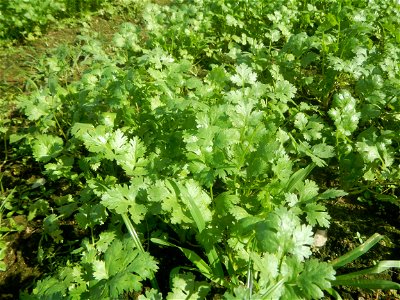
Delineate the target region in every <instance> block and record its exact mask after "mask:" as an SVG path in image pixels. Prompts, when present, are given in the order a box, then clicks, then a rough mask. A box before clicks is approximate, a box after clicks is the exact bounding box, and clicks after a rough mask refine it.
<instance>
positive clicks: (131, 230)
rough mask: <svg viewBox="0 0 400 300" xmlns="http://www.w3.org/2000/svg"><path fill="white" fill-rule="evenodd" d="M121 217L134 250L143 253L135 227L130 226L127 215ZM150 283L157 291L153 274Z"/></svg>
mask: <svg viewBox="0 0 400 300" xmlns="http://www.w3.org/2000/svg"><path fill="white" fill-rule="evenodd" d="M121 216H122V220H123V221H124V223H125V226H126V228H128V231H129V234H130V235H131V237H132V239H133V242H134V243H135V246H136V248H138V249H139V251H140V252H142V253H145V252H146V251H145V250H144V248H143V245H142V242H141V241H140V239H139V235H138V234H137V232H136V230H135V227H133V224H132V222H131V220H130V219H129V217H128V215H127V214H122V215H121ZM150 282H151V286H152V287H153V288H154V289H157V290H158V289H159V287H158V283H157V279H156V277H155V276H154V274H153V272H152V274H151V277H150Z"/></svg>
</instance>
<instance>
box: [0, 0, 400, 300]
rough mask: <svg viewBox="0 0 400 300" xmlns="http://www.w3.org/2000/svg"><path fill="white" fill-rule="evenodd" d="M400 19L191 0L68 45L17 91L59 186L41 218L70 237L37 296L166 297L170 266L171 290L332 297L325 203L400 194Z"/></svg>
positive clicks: (36, 201)
mask: <svg viewBox="0 0 400 300" xmlns="http://www.w3.org/2000/svg"><path fill="white" fill-rule="evenodd" d="M50 2H51V1H50ZM41 3H42V5H45V3H47V2H46V1H41ZM52 3H54V2H52ZM38 14H39V15H41V16H43V13H41V12H39V11H38ZM35 22H36V21H35ZM399 22H400V10H399V6H398V5H397V4H396V3H395V2H394V1H389V0H388V1H378V0H371V1H362V0H359V1H346V0H343V1H329V0H324V1H307V2H306V1H299V0H291V1H255V0H235V1H225V0H194V1H183V0H182V1H175V2H173V3H171V5H168V6H160V5H156V4H152V3H147V4H146V5H145V6H144V7H143V8H142V11H141V20H140V24H135V25H134V24H131V23H124V24H123V25H122V26H121V28H120V31H119V32H118V33H116V34H115V35H114V38H113V41H112V43H110V44H107V45H104V44H101V42H100V41H99V40H97V39H96V36H95V34H93V35H90V34H89V33H87V34H86V35H83V36H81V37H80V40H81V43H80V44H79V45H78V46H76V47H61V48H58V49H57V50H55V52H54V53H53V55H51V56H49V57H48V58H47V60H46V61H45V62H43V66H42V72H43V73H44V74H45V75H44V78H45V82H44V83H43V84H40V83H38V85H37V88H36V89H35V90H34V91H32V93H30V94H29V95H21V96H20V97H19V99H18V101H17V102H18V103H17V105H18V108H19V109H20V110H21V111H22V112H23V113H24V114H25V115H26V117H27V119H28V122H29V127H27V128H26V130H21V131H20V132H18V133H11V132H3V133H2V134H3V135H4V136H7V138H9V141H10V142H11V144H12V145H13V146H16V145H18V147H19V151H20V154H21V155H25V156H27V157H32V158H33V159H34V160H35V161H36V162H37V163H38V165H39V166H40V170H41V176H43V178H41V180H40V181H38V182H36V184H37V186H40V187H43V189H46V187H47V188H50V187H55V186H58V187H60V188H61V191H62V192H60V191H59V190H58V191H57V193H55V194H52V195H49V194H46V193H45V194H43V196H42V197H35V198H32V199H29V201H28V203H29V205H28V206H29V211H30V213H29V218H30V219H35V218H39V217H41V218H43V232H44V237H45V239H47V240H52V241H53V242H54V243H58V244H61V243H69V245H70V253H69V257H68V261H66V262H65V263H64V264H63V265H62V266H60V267H59V268H58V269H57V270H55V271H54V273H53V274H48V276H46V277H44V278H43V279H42V280H40V281H39V282H38V283H37V285H36V287H35V288H34V289H33V292H32V293H31V294H30V295H27V294H26V295H25V296H24V297H25V298H26V299H56V298H57V299H58V298H68V299H95V298H98V299H115V298H117V297H123V296H128V295H132V293H133V292H134V291H135V292H136V293H138V294H139V295H140V296H139V299H161V298H162V295H161V290H160V289H159V287H158V284H157V279H158V278H157V273H158V272H159V270H160V269H165V268H168V269H169V268H171V269H172V271H171V286H170V289H169V291H167V292H165V291H164V293H165V294H164V296H166V297H167V299H204V298H205V297H206V295H210V293H212V291H214V292H215V291H218V292H220V293H221V294H223V295H224V297H225V298H226V299H250V298H253V299H318V298H321V297H322V296H323V295H324V292H326V291H328V292H330V293H333V290H332V283H334V280H335V266H334V265H333V264H330V263H328V262H322V261H319V260H317V259H315V258H313V257H312V244H313V234H314V233H313V229H314V228H317V227H329V224H330V216H329V214H328V212H327V211H326V208H325V205H324V202H325V201H326V200H327V199H331V198H337V197H341V196H345V195H347V194H351V195H355V196H356V197H359V199H360V200H368V201H390V202H392V203H394V204H396V205H399V206H400V202H399V200H398V197H399V191H400V190H399V185H400V184H399V182H400V168H399V163H400V157H399V150H400V146H399V144H400V135H399V134H398V132H399V131H400V101H399V96H400V75H399V74H400V72H399V67H400V47H399V42H400V34H399V31H398V28H399V26H400V24H399ZM39 23H40V21H39ZM12 30H14V29H12ZM3 31H4V29H3ZM40 67H41V66H39V68H40ZM77 70H79V72H81V76H80V77H79V80H71V79H70V78H74V74H75V73H74V72H77ZM67 220H69V221H73V222H74V224H75V226H77V227H78V228H79V229H80V230H82V231H85V232H87V233H88V234H87V236H88V237H85V238H83V239H82V240H79V241H77V240H74V241H67V238H66V235H65V232H63V230H62V227H61V226H60V222H63V221H67ZM160 247H161V248H162V249H163V247H168V248H172V249H175V250H176V252H182V253H183V255H184V256H186V257H187V258H188V260H187V261H186V262H184V261H180V262H178V264H176V265H169V262H168V258H166V257H163V256H162V253H163V252H162V251H160V250H159V248H160ZM163 264H165V265H163ZM171 264H172V262H171ZM150 284H151V286H152V289H147V290H146V292H144V291H145V290H144V288H145V287H149V286H150ZM395 287H396V286H395ZM221 291H222V292H221ZM130 293H131V294H130Z"/></svg>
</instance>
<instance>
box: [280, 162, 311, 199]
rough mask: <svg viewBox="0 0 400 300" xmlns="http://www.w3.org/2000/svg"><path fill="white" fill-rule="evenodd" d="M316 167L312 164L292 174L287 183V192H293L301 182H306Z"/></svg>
mask: <svg viewBox="0 0 400 300" xmlns="http://www.w3.org/2000/svg"><path fill="white" fill-rule="evenodd" d="M315 166H316V164H315V163H311V164H309V165H308V166H307V167H305V168H304V169H300V170H297V171H296V172H295V173H294V174H292V176H290V178H289V181H288V183H287V186H286V192H288V193H290V192H292V191H293V190H294V188H295V187H296V185H297V184H298V183H299V182H302V181H304V179H306V178H307V176H308V175H309V174H310V173H311V171H312V170H313V169H314V168H315Z"/></svg>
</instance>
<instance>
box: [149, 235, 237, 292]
mask: <svg viewBox="0 0 400 300" xmlns="http://www.w3.org/2000/svg"><path fill="white" fill-rule="evenodd" d="M151 241H152V242H153V243H155V244H159V245H163V246H169V247H175V248H178V249H179V250H181V251H182V253H183V254H184V255H185V256H186V257H187V259H189V260H190V261H191V262H192V263H193V264H194V265H195V266H196V267H197V268H198V270H199V271H200V272H201V274H203V275H204V276H205V277H207V278H208V279H210V280H211V281H213V282H215V283H217V284H220V285H222V286H225V287H229V286H230V284H229V283H228V282H227V281H225V280H224V279H222V278H221V277H217V276H215V275H214V274H213V270H212V269H211V267H210V266H209V265H207V263H206V262H205V261H204V260H203V259H202V258H201V257H200V256H199V255H197V253H196V252H194V251H192V250H189V249H187V248H183V247H180V246H177V245H175V244H172V243H170V242H167V241H165V240H162V239H158V238H152V239H151Z"/></svg>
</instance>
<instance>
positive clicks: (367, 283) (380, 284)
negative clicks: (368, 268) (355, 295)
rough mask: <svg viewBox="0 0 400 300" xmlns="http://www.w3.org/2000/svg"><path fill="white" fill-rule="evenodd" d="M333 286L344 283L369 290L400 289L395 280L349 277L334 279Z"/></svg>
mask: <svg viewBox="0 0 400 300" xmlns="http://www.w3.org/2000/svg"><path fill="white" fill-rule="evenodd" d="M332 285H333V286H338V285H345V286H353V287H358V288H362V289H370V290H377V289H380V290H400V284H399V283H397V282H393V281H389V280H382V279H357V280H354V279H351V280H335V281H333V282H332Z"/></svg>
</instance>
